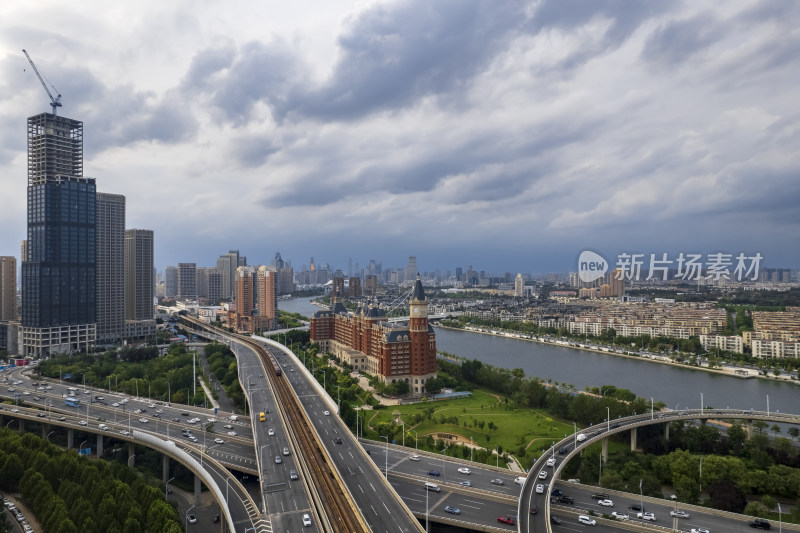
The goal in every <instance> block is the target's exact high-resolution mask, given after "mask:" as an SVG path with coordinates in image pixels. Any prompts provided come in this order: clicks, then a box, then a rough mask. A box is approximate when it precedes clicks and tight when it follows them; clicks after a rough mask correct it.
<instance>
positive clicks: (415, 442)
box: [414, 431, 417, 450]
mask: <svg viewBox="0 0 800 533" xmlns="http://www.w3.org/2000/svg"><path fill="white" fill-rule="evenodd" d="M414 449H415V450H416V449H417V432H416V431H415V432H414Z"/></svg>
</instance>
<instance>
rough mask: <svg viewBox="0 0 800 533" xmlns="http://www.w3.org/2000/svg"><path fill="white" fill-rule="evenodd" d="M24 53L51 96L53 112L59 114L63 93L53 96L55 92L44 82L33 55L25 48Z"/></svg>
mask: <svg viewBox="0 0 800 533" xmlns="http://www.w3.org/2000/svg"><path fill="white" fill-rule="evenodd" d="M22 53H23V54H25V57H27V58H28V63H30V64H31V66H32V67H33V71H34V72H35V73H36V76H37V77H38V78H39V81H40V82H42V87H44V90H45V92H47V96H49V97H50V107H52V108H53V114H54V115H57V114H58V113H56V108H58V107H61V95H60V94H59V95H58V97H57V98H53V94H52V93H51V92H50V89H48V88H47V84H46V83H45V82H44V78H42V75H41V74H39V69H37V68H36V65H35V64H34V63H33V59H31V56H29V55H28V52H26V51H25V49H24V48H23V49H22ZM53 89H54V90H55V91H56V92H58V90H57V89H56V88H55V87H53Z"/></svg>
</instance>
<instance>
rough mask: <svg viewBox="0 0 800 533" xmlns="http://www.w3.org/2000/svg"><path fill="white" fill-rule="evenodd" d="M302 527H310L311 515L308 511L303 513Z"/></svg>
mask: <svg viewBox="0 0 800 533" xmlns="http://www.w3.org/2000/svg"><path fill="white" fill-rule="evenodd" d="M303 527H311V517H310V516H308V513H306V514H304V515H303Z"/></svg>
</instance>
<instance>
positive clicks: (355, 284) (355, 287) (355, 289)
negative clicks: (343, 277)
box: [348, 276, 361, 298]
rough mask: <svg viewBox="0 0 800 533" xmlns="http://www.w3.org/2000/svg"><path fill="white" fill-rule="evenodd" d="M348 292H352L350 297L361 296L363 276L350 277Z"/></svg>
mask: <svg viewBox="0 0 800 533" xmlns="http://www.w3.org/2000/svg"><path fill="white" fill-rule="evenodd" d="M348 292H349V293H350V298H361V278H359V277H356V276H351V277H350V287H349V288H348Z"/></svg>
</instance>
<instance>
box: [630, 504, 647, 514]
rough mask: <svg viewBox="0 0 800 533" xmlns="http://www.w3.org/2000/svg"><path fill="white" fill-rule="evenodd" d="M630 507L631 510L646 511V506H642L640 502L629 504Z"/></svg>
mask: <svg viewBox="0 0 800 533" xmlns="http://www.w3.org/2000/svg"><path fill="white" fill-rule="evenodd" d="M628 509H630V510H631V511H641V512H644V506H642V505H639V504H638V503H634V504H632V505H629V506H628Z"/></svg>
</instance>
